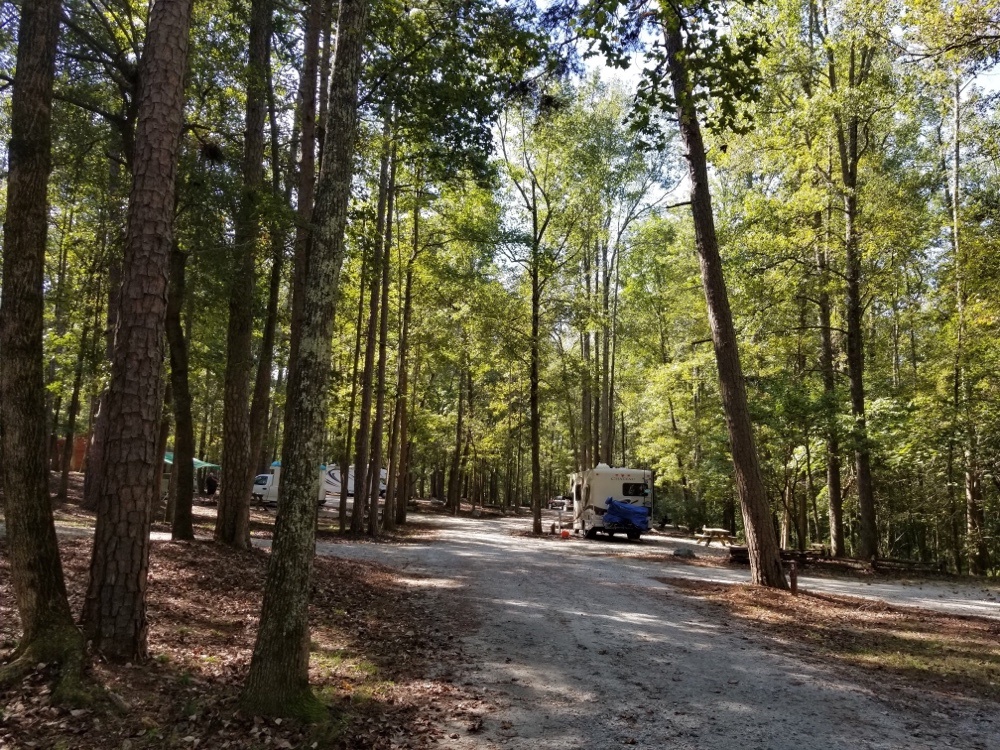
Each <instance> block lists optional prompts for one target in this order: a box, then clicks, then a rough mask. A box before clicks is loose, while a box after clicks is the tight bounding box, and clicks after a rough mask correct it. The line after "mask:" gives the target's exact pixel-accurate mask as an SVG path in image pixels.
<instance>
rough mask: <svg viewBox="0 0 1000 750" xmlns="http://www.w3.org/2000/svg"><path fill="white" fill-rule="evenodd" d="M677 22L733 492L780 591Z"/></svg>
mask: <svg viewBox="0 0 1000 750" xmlns="http://www.w3.org/2000/svg"><path fill="white" fill-rule="evenodd" d="M680 24H681V21H680V19H678V18H676V17H673V18H672V19H671V20H670V21H669V22H668V27H667V28H666V29H665V30H664V31H665V34H664V41H665V42H666V51H667V55H668V60H669V62H668V67H669V73H670V79H671V84H672V87H673V94H674V99H675V101H676V104H677V117H678V121H679V125H680V131H681V138H682V139H683V141H684V145H685V146H686V148H687V160H688V174H689V176H690V178H691V214H692V217H693V219H694V230H695V247H696V249H697V251H698V259H699V262H700V266H701V279H702V286H703V287H704V290H705V301H706V303H707V305H708V318H709V323H710V325H711V328H712V343H713V344H714V347H715V360H716V364H717V366H718V369H719V391H720V394H721V396H722V406H723V410H724V411H725V414H726V426H727V427H728V429H729V444H730V449H731V451H732V455H733V469H734V475H735V479H736V491H737V494H738V495H739V498H740V505H741V507H742V510H743V527H744V529H745V530H746V537H747V548H748V551H749V554H750V577H751V581H752V582H753V583H755V584H759V585H764V586H774V587H777V588H785V587H786V586H787V583H786V581H785V575H784V572H783V571H782V570H781V559H780V557H779V554H778V542H777V539H776V538H775V534H774V526H773V525H772V523H771V510H770V507H769V505H768V501H767V491H766V490H765V488H764V480H763V478H762V477H761V473H760V464H759V462H758V458H757V446H756V444H755V442H754V435H753V426H752V425H751V423H750V413H749V411H748V408H747V393H746V384H745V382H744V380H743V367H742V365H741V363H740V355H739V350H738V348H737V339H736V329H735V327H734V326H733V314H732V311H731V310H730V307H729V294H728V291H727V290H726V278H725V276H724V274H723V270H722V257H721V256H720V255H719V245H718V240H717V238H716V235H715V218H714V217H713V215H712V195H711V191H710V189H709V184H708V163H707V159H706V158H705V144H704V142H703V141H702V136H701V125H700V124H699V122H698V114H697V110H696V108H695V101H694V97H693V91H694V89H693V86H692V84H691V80H690V74H689V71H688V67H687V66H688V61H687V59H686V55H685V49H684V43H683V40H682V37H681V28H680Z"/></svg>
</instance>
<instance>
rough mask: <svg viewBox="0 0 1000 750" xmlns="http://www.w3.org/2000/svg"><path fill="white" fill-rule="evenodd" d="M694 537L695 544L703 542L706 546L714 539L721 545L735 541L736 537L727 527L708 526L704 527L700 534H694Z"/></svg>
mask: <svg viewBox="0 0 1000 750" xmlns="http://www.w3.org/2000/svg"><path fill="white" fill-rule="evenodd" d="M694 538H695V544H701V543H702V542H705V546H706V547H708V546H709V545H710V544H711V543H712V542H715V541H718V542H719V543H720V544H721V545H722V546H723V547H725V546H726V545H732V544H733V543H734V542H735V541H736V537H735V536H733V534H732V532H731V531H730V530H729V529H716V528H712V527H710V526H706V527H704V528H703V529H702V530H701V533H700V534H695V535H694Z"/></svg>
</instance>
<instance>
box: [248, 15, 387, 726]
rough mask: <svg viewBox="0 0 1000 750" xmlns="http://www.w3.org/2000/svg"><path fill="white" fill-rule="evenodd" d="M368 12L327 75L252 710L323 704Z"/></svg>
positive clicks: (313, 713)
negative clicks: (319, 561) (334, 466)
mask: <svg viewBox="0 0 1000 750" xmlns="http://www.w3.org/2000/svg"><path fill="white" fill-rule="evenodd" d="M368 13H369V3H368V2H367V0H341V3H340V18H339V23H338V26H337V28H338V38H337V50H336V53H335V54H336V57H335V62H334V70H333V75H332V77H331V81H330V112H329V119H330V128H329V129H328V131H327V133H328V135H327V140H326V147H325V153H326V156H325V159H324V161H323V165H322V169H321V172H320V181H319V186H318V189H317V196H316V209H315V212H314V214H313V226H314V235H313V236H314V242H313V246H312V250H311V252H310V258H309V269H308V273H307V274H306V284H305V290H304V291H305V299H304V305H303V316H302V330H301V332H300V335H299V349H298V362H297V363H296V364H295V366H294V367H293V368H292V376H291V378H290V380H289V383H288V399H287V406H286V418H285V419H286V427H285V444H284V452H283V461H282V469H283V470H282V473H281V495H282V503H281V506H280V508H279V511H278V517H277V519H276V520H275V531H274V543H273V547H272V551H271V559H270V561H269V563H268V570H267V579H266V581H265V584H264V603H263V607H262V610H261V618H260V629H259V630H258V633H257V642H256V644H255V646H254V653H253V658H252V660H251V662H250V674H249V676H248V677H247V682H246V685H245V687H244V691H243V695H242V703H243V707H244V708H245V709H247V710H249V711H252V712H253V713H254V714H257V713H263V714H268V715H278V716H282V715H290V716H296V717H300V718H304V719H312V720H314V719H318V718H321V717H322V716H323V715H324V713H325V709H324V707H323V705H322V704H321V703H320V702H319V701H318V700H317V699H316V697H315V696H314V695H313V693H312V691H311V690H310V689H309V621H308V605H309V578H310V574H311V572H312V560H313V555H314V553H315V531H316V497H317V495H318V493H319V476H318V472H317V471H316V467H317V465H318V464H319V463H320V461H321V460H322V456H321V455H320V450H321V445H322V440H323V429H324V423H325V421H326V394H327V390H328V385H329V379H330V349H331V340H332V333H333V331H332V328H333V309H334V305H335V303H336V299H337V294H338V282H339V278H340V269H341V266H342V264H343V259H344V232H345V228H346V224H347V208H348V202H349V199H350V191H351V180H352V177H353V172H354V169H353V166H354V164H353V156H354V142H355V137H356V131H357V115H358V80H359V79H360V75H361V58H362V51H363V42H364V35H365V28H366V26H367V19H368Z"/></svg>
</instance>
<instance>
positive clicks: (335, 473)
mask: <svg viewBox="0 0 1000 750" xmlns="http://www.w3.org/2000/svg"><path fill="white" fill-rule="evenodd" d="M319 470H320V494H319V498H318V503H319V504H320V505H324V504H325V503H326V501H327V497H328V496H329V495H333V496H334V497H335V498H339V497H340V487H341V484H340V467H339V466H337V464H332V465H330V466H327V465H325V464H324V465H322V466H320V467H319ZM388 476H389V475H388V472H387V471H386V470H385V469H382V476H381V478H380V480H379V496H380V497H382V496H384V495H385V487H386V479H387V478H388ZM280 478H281V461H275V462H274V463H273V464H271V473H270V474H258V475H257V476H256V477H254V480H253V489H252V490H251V491H250V492H251V495H252V496H253V499H254V501H255V502H257V503H261V504H262V505H277V504H278V483H279V481H280ZM347 494H348V495H349V496H351V497H353V496H354V467H353V466H351V467H350V468H349V469H348V471H347Z"/></svg>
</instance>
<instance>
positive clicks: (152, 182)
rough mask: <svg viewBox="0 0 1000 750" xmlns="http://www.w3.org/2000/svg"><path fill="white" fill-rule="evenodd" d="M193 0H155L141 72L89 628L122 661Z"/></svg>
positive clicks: (134, 580)
mask: <svg viewBox="0 0 1000 750" xmlns="http://www.w3.org/2000/svg"><path fill="white" fill-rule="evenodd" d="M190 24H191V0H174V2H169V3H167V2H158V3H155V4H154V5H153V7H152V9H151V11H150V17H149V30H148V32H147V37H146V38H147V41H146V48H145V51H144V53H143V59H142V64H141V72H140V76H139V79H140V82H141V84H140V89H139V121H138V124H137V127H136V138H135V154H136V156H135V160H134V163H133V180H132V192H131V195H130V197H129V207H128V219H127V222H126V235H125V237H126V239H125V259H124V266H123V279H122V290H121V301H120V304H119V316H118V331H117V335H116V337H115V349H114V354H113V357H112V362H111V382H110V384H109V386H108V399H107V404H108V432H107V436H106V443H105V448H104V470H105V476H104V480H103V481H102V482H101V492H100V496H99V502H98V508H97V528H96V530H95V532H94V552H93V556H92V558H91V564H90V585H89V587H88V589H87V598H86V601H85V602H84V618H83V619H84V628H85V633H86V635H87V638H88V639H89V640H91V641H92V642H93V645H94V648H95V649H96V650H97V651H99V652H101V653H103V654H104V655H105V656H106V657H107V658H109V659H112V660H114V661H122V662H127V661H135V660H141V659H144V658H145V657H146V652H147V646H146V635H147V623H146V575H147V571H148V567H149V523H150V515H151V511H152V507H153V501H154V498H153V493H154V492H155V489H156V484H157V482H156V474H157V472H159V471H160V469H161V466H162V465H163V456H162V455H156V450H157V446H156V438H157V434H156V431H157V425H158V424H159V418H160V404H161V399H160V395H161V394H160V373H161V370H162V367H161V363H162V361H163V340H164V329H165V320H166V312H167V268H168V265H169V259H170V249H171V247H172V246H173V220H174V191H175V181H176V176H177V155H178V149H179V146H180V137H181V126H182V124H183V118H184V74H185V71H186V70H187V57H188V30H189V28H190Z"/></svg>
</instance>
